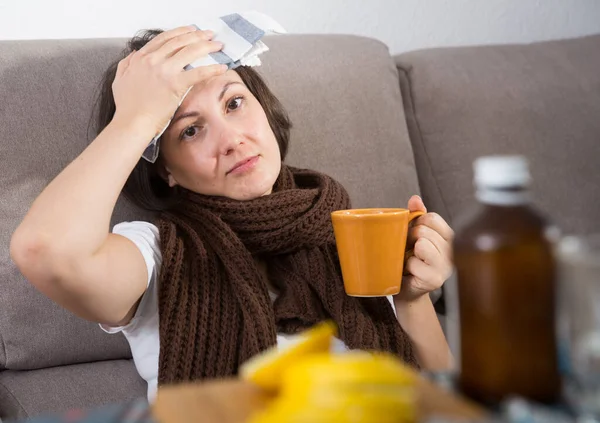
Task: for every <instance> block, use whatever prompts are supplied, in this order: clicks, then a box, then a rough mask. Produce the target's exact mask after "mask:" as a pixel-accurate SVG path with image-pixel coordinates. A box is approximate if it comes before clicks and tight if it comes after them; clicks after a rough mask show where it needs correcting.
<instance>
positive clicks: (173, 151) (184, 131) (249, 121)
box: [161, 70, 281, 200]
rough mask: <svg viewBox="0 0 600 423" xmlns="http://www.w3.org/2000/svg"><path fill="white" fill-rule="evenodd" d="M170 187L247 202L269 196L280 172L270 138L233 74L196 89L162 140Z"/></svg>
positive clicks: (261, 117)
mask: <svg viewBox="0 0 600 423" xmlns="http://www.w3.org/2000/svg"><path fill="white" fill-rule="evenodd" d="M161 154H162V160H163V163H164V165H165V170H166V176H167V178H168V183H169V185H170V186H175V185H180V186H182V187H184V188H187V189H189V190H191V191H194V192H197V193H199V194H205V195H216V196H223V197H229V198H232V199H234V200H250V199H253V198H257V197H260V196H262V195H267V194H270V193H271V190H272V188H273V184H274V183H275V180H276V179H277V177H278V175H279V171H280V170H281V155H280V152H279V146H278V144H277V140H276V139H275V135H274V134H273V131H272V130H271V127H270V126H269V122H268V120H267V116H266V115H265V112H264V110H263V108H262V106H261V105H260V103H259V102H258V100H257V99H256V98H255V97H254V96H253V95H252V93H251V92H250V91H249V90H248V88H247V87H246V85H245V84H244V83H243V82H242V79H241V78H240V76H239V75H238V74H237V73H236V72H235V71H231V70H230V71H227V72H225V73H224V74H223V75H220V76H216V77H213V78H210V79H208V80H206V81H204V82H203V83H201V84H199V85H196V86H194V87H193V88H192V90H191V91H190V92H189V93H188V95H187V96H186V98H185V100H184V101H183V103H182V104H181V106H180V107H179V109H178V110H177V112H176V114H175V116H174V118H173V120H172V122H171V124H170V126H169V128H168V129H167V131H165V134H164V135H163V137H162V139H161Z"/></svg>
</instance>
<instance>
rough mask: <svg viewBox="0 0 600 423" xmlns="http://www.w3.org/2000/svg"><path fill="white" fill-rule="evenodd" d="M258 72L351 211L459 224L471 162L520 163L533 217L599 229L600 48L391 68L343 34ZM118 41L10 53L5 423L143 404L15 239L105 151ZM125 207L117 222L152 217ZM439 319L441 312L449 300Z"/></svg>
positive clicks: (302, 42)
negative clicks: (78, 168)
mask: <svg viewBox="0 0 600 423" xmlns="http://www.w3.org/2000/svg"><path fill="white" fill-rule="evenodd" d="M266 44H267V45H268V46H269V47H270V48H271V51H269V52H268V53H265V54H264V56H263V58H264V60H263V62H264V64H263V66H262V67H260V68H258V69H259V71H260V72H261V74H263V76H264V77H265V79H266V80H267V82H268V84H269V85H270V87H271V88H272V90H273V91H274V93H275V94H276V95H277V96H278V97H279V98H280V100H281V101H282V102H283V104H284V105H285V106H286V107H287V109H288V112H289V114H290V116H291V119H292V121H293V123H294V128H293V130H292V137H291V145H290V153H289V156H288V160H287V162H288V163H289V164H292V165H296V166H301V167H308V168H313V169H317V170H321V171H324V172H327V173H329V174H330V175H332V176H334V177H335V178H338V179H339V180H340V181H341V182H342V183H343V184H344V185H345V186H346V187H347V189H348V191H349V193H350V195H351V198H352V201H353V206H355V207H370V206H384V207H405V205H406V203H407V200H408V198H409V197H410V195H412V194H416V193H420V194H421V195H422V197H423V198H424V201H425V204H426V205H427V206H428V207H429V210H430V211H435V212H438V213H439V214H441V215H442V216H444V217H445V218H446V219H447V220H448V221H449V222H450V224H451V225H453V224H455V222H456V221H457V220H459V219H460V217H461V216H463V215H464V211H465V210H466V209H468V208H469V207H471V206H472V205H473V202H474V198H473V191H474V189H473V184H472V182H471V181H472V161H473V160H474V159H475V158H476V157H477V156H480V155H486V154H512V153H517V154H524V155H526V156H527V158H528V159H529V160H530V163H531V169H532V173H533V176H534V186H533V189H534V198H535V201H536V204H537V205H538V206H539V207H540V208H541V209H542V210H543V211H544V212H546V213H547V214H548V216H550V217H551V218H552V219H553V221H554V222H555V223H556V224H557V226H558V227H559V228H561V229H562V230H563V231H564V232H566V233H586V232H590V231H594V230H598V228H599V226H598V221H599V219H600V35H598V36H589V37H583V38H577V39H569V40H557V41H548V42H540V43H533V44H527V45H497V46H477V47H456V48H438V49H427V50H422V51H414V52H409V53H405V54H400V55H398V56H391V55H390V53H389V51H388V48H387V47H386V46H385V45H384V44H383V43H381V42H379V41H376V40H373V39H369V38H365V37H357V36H346V35H283V36H275V37H269V38H268V39H267V40H266ZM123 46H124V40H123V39H94V40H90V39H87V40H39V41H0V57H2V60H1V61H0V169H1V170H2V172H1V173H0V187H1V189H0V287H1V288H0V289H1V291H0V418H1V419H4V420H6V419H14V418H27V417H31V416H35V415H39V414H42V413H53V412H62V411H64V410H67V409H71V408H88V407H95V406H99V405H102V404H107V403H113V402H122V401H125V400H128V399H131V398H135V397H143V396H145V393H146V386H145V383H144V382H143V380H142V379H141V378H140V377H139V376H138V375H137V372H136V370H135V367H134V365H133V362H132V360H131V351H130V349H129V347H128V345H127V342H126V341H125V339H124V337H122V336H121V335H107V334H106V333H104V332H102V331H101V330H100V328H99V327H98V326H97V325H96V324H95V323H93V322H87V321H84V320H82V319H80V318H78V317H76V316H74V315H72V314H70V313H69V312H67V311H65V310H63V309H61V308H60V307H58V306H57V305H56V304H54V303H53V302H51V301H50V300H49V299H47V298H46V297H45V296H43V295H42V294H41V293H39V292H38V291H37V290H36V289H35V288H34V287H33V286H32V285H31V284H29V283H28V282H27V281H26V280H25V279H24V278H23V276H22V275H21V274H20V272H19V271H18V269H17V268H16V267H15V265H14V264H13V263H12V262H11V260H10V256H9V241H10V237H11V234H12V232H13V231H14V229H15V228H16V226H17V225H18V224H19V222H20V221H21V219H22V217H23V215H24V214H25V213H26V211H27V209H28V207H29V206H30V204H31V203H32V201H33V200H34V198H35V197H36V196H37V195H38V193H39V192H40V191H41V190H42V189H43V188H44V186H45V185H46V184H47V183H48V182H49V181H50V180H51V179H52V178H53V177H54V176H55V175H56V174H57V173H59V172H60V170H61V169H62V168H63V167H64V166H66V165H67V164H68V163H69V162H70V161H71V160H72V159H73V158H75V157H76V156H77V154H78V153H79V152H80V151H81V150H82V149H84V148H85V147H86V145H87V144H88V143H89V142H90V141H91V140H92V139H93V138H94V135H95V127H94V123H93V119H92V117H93V114H94V112H95V110H96V109H95V107H96V103H95V101H96V96H97V88H98V83H99V80H100V76H101V73H102V72H103V70H104V69H105V67H106V66H107V64H108V63H109V62H110V61H111V60H113V59H114V58H115V57H116V56H117V55H118V53H119V51H120V50H121V49H122V48H123ZM151 218H152V216H151V215H150V214H148V213H145V212H143V211H141V210H138V209H136V208H135V207H133V206H132V205H131V204H130V203H128V202H127V201H126V200H125V199H124V198H122V199H120V200H119V203H118V206H117V208H116V210H115V213H114V216H113V223H115V222H119V221H123V220H132V219H151ZM436 305H437V306H438V309H439V310H440V312H441V313H443V299H441V300H439V301H438V304H436Z"/></svg>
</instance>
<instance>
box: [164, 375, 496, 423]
mask: <svg viewBox="0 0 600 423" xmlns="http://www.w3.org/2000/svg"><path fill="white" fill-rule="evenodd" d="M417 390H418V398H419V401H418V410H419V416H420V417H421V418H425V417H428V416H433V415H437V416H440V415H446V416H455V417H463V418H471V419H474V418H477V417H482V416H484V415H485V412H484V411H483V410H482V409H481V408H479V407H478V406H476V405H475V404H473V403H470V402H467V401H466V400H463V399H461V398H458V397H457V396H455V395H453V394H451V393H449V392H446V391H444V390H442V389H440V388H438V387H437V386H435V385H433V384H432V383H431V382H428V381H426V380H425V379H422V378H419V383H418V385H417ZM270 399H271V398H270V397H269V396H268V395H265V394H264V393H263V392H262V391H261V390H260V389H258V388H257V387H255V386H254V385H251V384H249V383H246V382H241V381H238V380H225V381H219V382H210V383H204V384H193V385H180V386H177V387H168V388H161V389H160V390H159V393H158V396H157V398H156V401H155V403H154V405H153V412H154V415H155V417H156V418H157V419H158V421H159V422H160V423H209V422H210V423H214V422H220V423H245V422H246V421H247V420H248V417H249V416H251V415H252V414H253V413H255V412H256V411H259V410H262V409H263V408H264V407H266V406H267V404H268V403H269V401H270Z"/></svg>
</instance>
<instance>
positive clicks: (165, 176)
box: [158, 163, 179, 188]
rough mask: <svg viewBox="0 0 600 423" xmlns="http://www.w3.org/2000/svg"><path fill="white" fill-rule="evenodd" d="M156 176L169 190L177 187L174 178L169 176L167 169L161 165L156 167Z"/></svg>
mask: <svg viewBox="0 0 600 423" xmlns="http://www.w3.org/2000/svg"><path fill="white" fill-rule="evenodd" d="M158 174H159V175H160V177H161V178H162V179H163V180H164V181H165V182H166V183H167V184H169V186H170V187H171V188H173V187H174V186H177V185H179V183H178V182H177V180H176V179H175V177H174V176H173V175H172V174H171V171H170V170H169V168H168V167H167V166H165V165H163V164H162V163H160V164H159V165H158Z"/></svg>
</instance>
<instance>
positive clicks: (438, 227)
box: [414, 213, 454, 242]
mask: <svg viewBox="0 0 600 423" xmlns="http://www.w3.org/2000/svg"><path fill="white" fill-rule="evenodd" d="M414 222H415V225H414V226H415V227H416V226H418V225H424V226H427V227H429V228H431V229H433V230H434V231H436V232H437V233H438V234H440V235H441V236H442V238H444V239H445V240H446V241H448V242H452V240H453V239H454V231H453V230H452V228H451V227H450V225H448V223H447V222H446V221H445V220H444V218H443V217H442V216H440V215H439V214H437V213H426V214H424V215H423V216H419V217H418V218H417V219H416V220H415V221H414Z"/></svg>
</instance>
